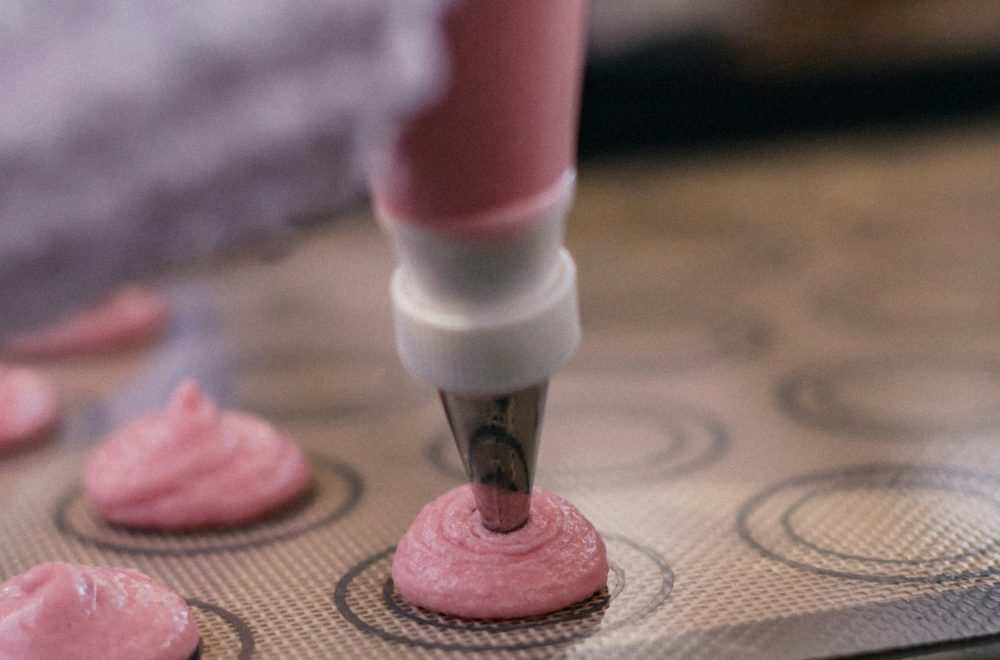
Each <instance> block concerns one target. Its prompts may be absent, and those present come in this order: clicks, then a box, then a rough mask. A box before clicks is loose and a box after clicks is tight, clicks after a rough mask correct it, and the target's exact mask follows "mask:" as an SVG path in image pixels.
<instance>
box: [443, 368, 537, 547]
mask: <svg viewBox="0 0 1000 660" xmlns="http://www.w3.org/2000/svg"><path fill="white" fill-rule="evenodd" d="M547 386H548V383H547V382H543V383H540V384H538V385H532V386H530V387H525V388H523V389H520V390H518V391H516V392H512V393H509V394H504V395H500V396H464V395H461V394H453V393H449V392H445V391H441V392H440V396H441V402H442V403H443V404H444V409H445V414H446V415H447V417H448V425H449V426H450V427H451V432H452V435H453V436H454V438H455V444H456V445H457V447H458V453H459V455H460V456H461V457H462V463H463V465H464V467H465V472H466V474H467V475H468V477H469V482H470V484H471V486H472V492H473V495H474V496H475V498H476V508H477V509H478V511H479V516H480V518H481V519H482V522H483V526H484V527H486V528H487V529H489V530H490V531H493V532H500V533H507V532H512V531H514V530H517V529H519V528H521V527H522V526H524V524H525V523H527V522H528V512H529V510H530V507H531V486H532V483H533V482H534V473H535V460H536V457H537V455H538V444H539V443H538V440H539V432H540V430H541V426H542V416H543V413H544V407H545V394H546V389H547Z"/></svg>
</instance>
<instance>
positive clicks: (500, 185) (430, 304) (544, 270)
mask: <svg viewBox="0 0 1000 660" xmlns="http://www.w3.org/2000/svg"><path fill="white" fill-rule="evenodd" d="M585 8H586V3H585V1H584V0H504V2H496V1H495V0H465V1H464V2H457V3H456V4H455V6H454V7H453V9H452V10H451V12H450V13H449V15H448V16H447V18H446V24H445V29H446V35H447V40H448V48H449V51H450V52H449V54H450V61H451V72H450V80H449V83H448V86H447V89H446V90H445V91H444V93H443V95H442V97H441V98H440V99H439V100H438V101H437V102H436V103H434V104H432V105H431V106H430V107H428V108H426V109H425V110H424V111H422V112H421V113H420V114H419V115H417V116H416V117H415V118H414V119H413V120H412V121H411V122H410V124H409V125H408V126H406V127H405V129H404V131H403V132H402V135H401V136H400V138H399V140H398V141H397V143H396V145H395V150H394V151H393V152H391V153H389V154H384V155H383V157H382V158H380V159H378V160H377V162H376V163H375V164H374V165H373V166H372V171H371V176H370V180H371V187H372V190H373V194H374V198H375V203H376V207H377V213H378V216H379V220H380V222H381V224H382V225H383V227H384V228H385V230H386V232H387V233H388V234H389V236H390V237H391V239H392V241H393V245H394V247H395V250H396V254H397V257H398V261H399V265H398V268H397V270H396V272H395V274H394V275H393V278H392V284H391V293H392V302H393V311H394V322H395V327H396V341H397V346H398V349H399V353H400V356H401V358H402V360H403V362H404V364H405V365H406V366H407V368H408V369H409V370H410V371H411V372H412V373H414V374H415V375H416V376H418V377H419V378H421V379H423V380H425V381H427V382H429V383H431V384H432V385H434V386H435V387H437V389H438V390H439V392H440V393H441V400H442V402H443V404H444V407H445V412H446V414H447V416H448V421H449V424H450V426H451V429H452V433H453V434H454V436H455V441H456V443H457V445H458V449H459V452H460V453H461V455H462V459H463V462H464V463H465V466H466V470H467V472H468V476H469V480H470V482H471V485H472V489H473V492H474V494H475V498H476V504H477V508H478V511H479V513H480V515H481V516H482V521H483V524H484V525H485V526H486V527H487V528H488V529H490V530H493V531H497V532H510V531H512V530H515V529H517V528H519V527H521V526H522V525H524V524H525V522H526V521H527V519H528V513H529V507H530V498H531V486H532V477H533V473H534V466H535V458H536V454H537V436H538V432H539V429H540V426H541V421H542V414H543V411H544V402H545V393H546V387H547V383H548V380H549V377H550V376H551V375H552V373H554V372H555V371H556V370H557V369H558V368H560V367H561V366H562V365H563V364H564V363H565V362H566V361H567V360H568V359H569V358H570V357H571V356H572V354H573V352H574V351H575V350H576V347H577V345H578V344H579V341H580V322H579V312H578V307H577V294H576V269H575V266H574V264H573V260H572V258H571V257H570V256H569V253H568V252H566V250H565V249H563V248H562V242H563V235H564V228H565V217H566V214H567V212H568V210H569V207H570V205H571V203H572V197H573V192H574V181H575V169H574V155H575V151H576V129H577V116H578V104H579V90H580V78H581V64H582V58H583V49H584V27H585V20H584V19H585Z"/></svg>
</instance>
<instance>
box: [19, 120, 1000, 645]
mask: <svg viewBox="0 0 1000 660" xmlns="http://www.w3.org/2000/svg"><path fill="white" fill-rule="evenodd" d="M997 154H1000V141H998V140H997V139H996V138H995V127H994V128H992V129H991V130H983V131H981V132H971V133H968V134H958V133H955V134H947V135H936V136H930V137H921V138H909V139H903V138H899V139H893V140H884V141H877V142H869V143H867V144H859V143H854V142H844V143H829V144H824V145H819V146H815V145H814V146H808V147H789V148H786V149H783V150H779V151H774V152H768V153H764V152H760V153H754V154H747V155H745V156H739V157H727V158H703V159H700V160H698V161H695V162H689V163H679V164H677V163H675V164H662V163H657V162H631V163H618V164H616V165H613V166H612V165H608V166H606V167H605V166H596V167H592V168H591V169H590V170H588V171H585V172H583V176H582V179H581V191H580V200H579V203H578V206H577V209H576V211H575V212H574V218H573V221H572V223H571V230H570V239H569V240H570V245H571V248H572V250H573V251H574V253H575V254H576V256H577V258H578V262H579V264H580V274H581V278H582V280H581V286H582V306H583V310H584V325H585V341H584V346H583V348H582V350H581V352H580V353H579V355H578V356H577V357H576V358H575V359H574V361H573V362H572V364H571V365H570V366H569V367H568V368H567V369H566V370H565V372H563V373H561V374H560V375H559V376H558V377H557V378H556V379H555V380H554V381H553V383H552V385H551V387H550V404H549V408H548V412H547V419H546V427H545V430H544V435H543V441H542V450H541V458H540V466H539V474H538V481H539V482H540V483H541V484H542V485H545V486H547V487H549V488H551V489H553V490H556V491H557V492H559V493H560V494H562V495H564V496H566V497H568V498H569V499H571V500H572V501H573V502H575V503H576V504H577V505H578V506H579V507H580V508H581V509H582V510H583V511H584V512H585V513H586V514H587V515H588V516H589V517H590V518H591V519H592V520H593V521H594V522H595V524H596V525H597V526H598V528H599V529H601V530H602V532H603V533H604V535H605V538H606V540H607V544H608V550H609V558H610V560H611V570H610V573H609V581H608V589H607V591H606V592H604V593H600V594H597V595H595V596H594V597H593V598H591V599H590V600H588V601H586V602H584V603H581V604H580V605H578V606H576V607H574V608H571V609H568V610H564V611H561V612H558V613H555V614H552V615H550V616H546V617H538V618H533V619H527V620H519V621H512V622H496V621H462V620H458V619H454V618H450V617H443V616H438V615H435V614H432V613H429V612H425V611H421V610H418V609H415V608H412V607H410V606H409V605H407V604H406V603H405V602H403V601H401V600H400V599H399V597H398V596H397V595H396V594H395V592H394V590H393V588H392V584H391V581H389V566H390V562H391V557H392V552H393V547H394V544H395V542H396V541H397V540H398V538H399V537H400V535H401V534H402V533H403V531H404V530H405V529H406V527H407V525H408V524H409V522H410V520H412V518H413V517H414V515H415V514H416V513H417V511H418V510H419V508H420V507H421V505H422V504H424V503H425V502H427V501H429V500H430V499H432V498H433V497H435V496H436V495H438V494H440V493H441V492H443V491H445V490H446V489H448V488H450V487H452V486H453V485H455V484H457V483H459V482H460V481H461V472H460V467H459V464H458V459H457V455H456V452H455V451H454V449H453V447H452V446H451V444H450V441H449V440H448V438H447V435H446V427H445V423H444V419H443V414H442V413H441V411H440V410H439V409H438V406H437V402H436V399H435V395H434V393H433V392H432V391H430V390H429V389H428V388H426V387H425V386H423V385H422V384H420V383H418V382H416V381H414V380H413V379H411V378H410V377H409V376H407V375H406V374H405V373H404V372H403V371H402V369H401V368H400V366H399V365H398V362H397V360H396V357H395V353H394V349H393V346H392V336H391V332H392V331H391V326H390V323H389V318H388V317H389V314H388V302H387V296H386V295H385V293H384V291H385V286H386V282H387V279H388V275H389V272H390V270H391V257H390V255H389V253H388V250H387V247H386V245H385V244H384V241H383V240H382V239H381V237H380V236H378V234H377V233H376V231H375V229H374V226H373V223H371V222H370V221H369V220H367V219H359V220H358V221H356V222H349V223H345V224H343V225H341V226H338V227H335V228H332V229H331V230H325V231H324V233H321V234H317V235H314V236H312V237H310V238H309V240H307V241H305V242H304V243H303V245H302V246H300V248H299V249H298V250H297V251H296V252H295V253H294V254H293V255H292V256H291V257H290V258H288V259H287V260H285V261H282V262H279V263H277V264H274V265H255V266H240V267H236V268H234V269H229V270H226V271H224V272H221V273H217V274H214V275H212V276H210V277H209V278H207V279H204V280H199V281H188V282H184V283H180V284H177V285H176V286H175V288H174V290H173V296H174V301H175V302H174V305H175V307H174V316H175V323H174V328H173V330H172V332H171V333H170V335H169V336H168V338H167V339H166V340H165V341H163V342H161V343H160V344H158V345H156V346H153V347H150V348H148V349H145V350H142V351H138V352H134V353H129V354H127V355H121V356H114V357H108V358H102V359H90V360H87V361H78V362H69V363H52V364H46V365H44V368H45V369H46V370H48V371H50V372H51V373H52V374H53V375H54V377H55V378H56V379H57V381H58V383H59V385H60V387H61V390H62V392H63V397H64V400H65V403H66V407H67V410H68V413H67V421H66V423H65V424H64V426H63V428H62V430H61V431H60V432H59V434H58V435H57V437H56V438H54V440H53V441H52V442H50V443H48V444H46V445H44V446H42V447H40V448H38V449H35V450H33V451H28V452H21V453H18V454H14V455H10V456H4V457H0V577H7V576H10V575H13V574H15V573H18V572H21V571H23V570H25V569H26V568H28V567H29V566H31V565H33V564H35V563H38V562H41V561H44V560H49V559H57V558H59V559H66V560H71V561H78V562H89V563H94V564H114V565H126V566H134V567H137V568H139V569H141V570H144V571H146V572H148V573H150V574H152V575H154V576H157V577H159V578H161V579H163V580H164V581H166V582H167V583H169V584H171V585H172V586H173V587H175V588H176V589H177V590H178V591H179V592H181V593H182V594H184V595H185V596H186V597H188V598H190V599H191V602H192V604H193V609H194V612H195V616H196V617H197V618H198V623H199V625H200V627H201V629H202V632H203V640H202V641H203V656H202V657H204V658H238V657H251V654H252V657H260V658H326V657H376V656H379V655H380V656H383V657H389V656H391V657H410V656H412V657H427V656H429V657H453V656H460V655H470V654H474V655H485V654H496V655H501V656H504V657H506V656H510V657H548V656H560V657H572V658H576V657H594V658H598V657H602V658H603V657H609V656H618V657H630V658H631V657H643V656H646V657H664V656H668V655H673V656H677V657H687V658H699V657H704V658H716V657H733V658H755V657H759V658H784V657H816V656H835V655H851V654H859V653H866V652H874V651H880V650H890V649H920V648H922V647H925V646H926V645H935V644H943V643H947V644H954V643H956V642H961V641H962V640H975V639H978V638H982V637H984V636H989V635H997V634H1000V451H998V450H997V444H998V440H1000V323H998V319H1000V294H998V293H997V292H998V291H1000V260H998V259H997V258H996V255H997V254H1000V231H998V230H997V227H998V224H997V221H998V219H997V217H996V214H997V211H996V209H998V208H1000V187H998V184H997V182H998V181H1000V157H998V155H997ZM185 376H195V377H197V378H199V379H201V380H202V381H203V383H204V385H205V388H206V389H207V390H208V391H209V392H210V393H212V394H214V395H215V396H217V397H219V398H220V399H221V400H223V401H224V402H226V403H227V404H229V405H234V406H241V407H245V408H248V409H251V410H256V411H258V412H260V413H261V414H264V415H267V416H269V417H270V418H272V419H273V420H274V421H275V422H276V423H277V424H278V425H279V426H280V427H281V428H282V429H283V430H285V431H286V432H287V433H288V434H290V435H291V436H293V437H295V438H296V439H298V441H299V442H300V443H301V444H302V445H303V446H304V447H305V448H306V449H307V450H308V452H309V453H310V457H311V461H312V465H313V467H314V471H315V475H316V478H315V484H314V488H313V490H312V491H311V493H310V494H309V496H308V497H306V498H304V499H302V500H301V501H299V502H297V503H296V504H295V505H294V506H292V507H290V508H288V509H286V510H284V511H282V512H281V513H280V514H278V515H276V516H273V517H271V518H269V519H267V520H264V521H262V522H260V523H258V524H256V525H253V526H251V527H249V528H245V529H241V530H238V531H232V532H213V533H196V534H184V535H171V534H151V533H135V532H130V531H127V530H123V529H120V528H115V527H111V526H109V525H107V524H106V523H104V522H103V521H101V520H100V519H99V518H98V517H97V516H96V515H95V514H94V512H93V511H92V510H91V508H90V507H89V505H88V504H87V502H86V501H85V500H84V499H83V498H82V497H81V496H80V474H81V467H82V465H83V463H84V461H85V460H86V456H87V452H88V451H89V449H90V448H91V447H92V446H93V444H94V443H95V442H97V441H99V439H100V438H101V436H102V434H103V433H104V432H106V431H107V430H108V429H110V428H112V427H113V426H115V425H116V424H118V423H120V422H121V421H122V420H124V419H127V418H129V417H130V416H133V415H135V414H138V413H141V412H143V411H147V410H150V409H152V408H155V407H157V406H159V405H161V404H162V402H163V401H164V400H165V398H166V396H167V394H168V392H169V391H170V389H171V388H172V386H173V385H174V384H175V383H176V382H177V381H178V380H179V379H181V378H182V377H185ZM949 648H950V647H949Z"/></svg>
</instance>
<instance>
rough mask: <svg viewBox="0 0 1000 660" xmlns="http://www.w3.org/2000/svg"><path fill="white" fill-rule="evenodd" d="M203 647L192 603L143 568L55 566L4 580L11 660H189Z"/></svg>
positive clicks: (6, 650) (2, 645)
mask: <svg viewBox="0 0 1000 660" xmlns="http://www.w3.org/2000/svg"><path fill="white" fill-rule="evenodd" d="M197 646H198V627H197V625H196V624H195V621H194V617H193V616H192V615H191V610H190V609H188V606H187V603H185V602H184V599H183V598H181V597H180V596H178V595H177V594H176V593H174V592H173V591H171V590H170V589H169V588H167V587H166V586H165V585H163V584H162V583H160V582H158V581H157V580H154V579H153V578H150V577H148V576H146V575H143V574H142V573H140V572H138V571H133V570H130V569H127V568H96V567H91V566H76V565H74V564H67V563H64V562H52V563H48V564H40V565H38V566H35V567H34V568H32V569H31V570H29V571H28V572H26V573H22V574H21V575H18V576H15V577H12V578H11V579H9V580H7V581H6V582H3V583H0V658H4V660H41V659H43V658H44V659H45V660H93V659H94V658H102V659H103V660H187V658H190V657H191V656H192V654H194V652H195V649H196V648H197Z"/></svg>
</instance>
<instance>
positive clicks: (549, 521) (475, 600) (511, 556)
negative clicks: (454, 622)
mask: <svg viewBox="0 0 1000 660" xmlns="http://www.w3.org/2000/svg"><path fill="white" fill-rule="evenodd" d="M392 579H393V582H394V583H395V586H396V589H397V590H398V591H399V593H400V595H401V596H403V598H405V599H406V600H407V601H409V602H410V603H412V604H414V605H418V606H420V607H424V608H427V609H429V610H433V611H435V612H441V613H444V614H453V615H455V616H460V617H467V618H479V619H512V618H518V617H526V616H534V615H538V614H546V613H548V612H554V611H556V610H560V609H562V608H564V607H568V606H569V605H573V604H574V603H578V602H580V601H582V600H585V599H586V598H588V597H589V596H591V595H593V594H594V593H596V592H598V591H600V590H601V589H603V588H604V587H605V586H606V584H607V579H608V558H607V552H606V550H605V548H604V542H603V541H602V540H601V536H600V534H598V533H597V530H595V529H594V526H593V525H591V524H590V521H588V520H587V519H586V518H584V517H583V514H582V513H580V511H579V510H578V509H577V508H576V507H574V506H573V505H572V504H570V503H569V502H567V501H566V500H564V499H563V498H561V497H559V496H558V495H553V494H552V493H549V492H547V491H545V490H542V489H540V488H536V489H535V490H534V491H533V495H532V499H531V513H530V517H529V519H528V522H527V523H526V524H525V525H524V526H523V527H521V528H520V529H518V530H515V531H513V532H510V533H507V534H500V533H496V532H491V531H489V530H488V529H486V528H485V527H483V524H482V521H481V520H480V518H479V513H478V512H477V511H476V501H475V498H474V497H473V494H472V490H471V489H470V487H469V486H468V485H465V486H459V487H458V488H455V489H454V490H451V491H449V492H447V493H445V494H444V495H442V496H441V497H439V498H437V499H436V500H434V501H433V502H431V503H430V504H428V505H427V506H425V507H424V508H423V510H422V511H421V512H420V514H419V515H418V516H417V518H416V520H414V521H413V524H412V525H410V529H409V530H407V532H406V534H405V535H404V536H403V538H402V539H401V540H400V542H399V545H398V546H397V548H396V553H395V557H394V558H393V562H392Z"/></svg>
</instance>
